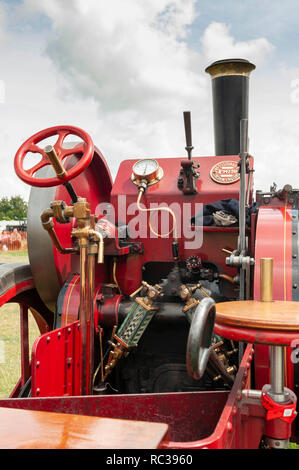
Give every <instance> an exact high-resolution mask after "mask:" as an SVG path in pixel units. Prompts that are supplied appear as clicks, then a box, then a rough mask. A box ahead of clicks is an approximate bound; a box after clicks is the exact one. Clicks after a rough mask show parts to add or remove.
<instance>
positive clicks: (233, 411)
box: [232, 406, 238, 416]
mask: <svg viewBox="0 0 299 470" xmlns="http://www.w3.org/2000/svg"><path fill="white" fill-rule="evenodd" d="M237 412H238V410H237V407H236V406H234V407H233V409H232V414H233V416H236V414H237Z"/></svg>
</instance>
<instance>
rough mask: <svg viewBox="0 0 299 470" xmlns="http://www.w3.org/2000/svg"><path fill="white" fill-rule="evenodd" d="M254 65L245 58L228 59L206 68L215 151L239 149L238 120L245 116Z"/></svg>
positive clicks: (223, 152)
mask: <svg viewBox="0 0 299 470" xmlns="http://www.w3.org/2000/svg"><path fill="white" fill-rule="evenodd" d="M254 68H255V66H254V65H253V64H251V63H250V62H248V61H247V60H243V59H229V60H222V61H217V62H214V63H213V64H212V65H210V66H209V67H208V68H207V69H206V72H208V73H209V74H210V75H211V77H212V94H213V115H214V139H215V154H216V155H238V154H239V153H240V121H241V119H248V98H249V74H250V72H251V71H252V70H253V69H254Z"/></svg>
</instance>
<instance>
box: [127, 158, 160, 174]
mask: <svg viewBox="0 0 299 470" xmlns="http://www.w3.org/2000/svg"><path fill="white" fill-rule="evenodd" d="M158 168H159V165H158V162H157V161H156V160H152V159H150V158H147V159H145V160H139V162H136V163H135V165H134V166H133V173H134V175H135V176H136V177H138V178H142V177H144V178H147V177H149V176H152V175H153V174H155V173H156V171H157V170H158Z"/></svg>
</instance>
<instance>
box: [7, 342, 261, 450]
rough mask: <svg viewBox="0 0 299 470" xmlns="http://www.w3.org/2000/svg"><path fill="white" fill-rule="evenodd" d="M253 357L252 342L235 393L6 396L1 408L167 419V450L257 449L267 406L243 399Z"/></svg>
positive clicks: (233, 391) (164, 420) (146, 419)
mask: <svg viewBox="0 0 299 470" xmlns="http://www.w3.org/2000/svg"><path fill="white" fill-rule="evenodd" d="M251 360H252V346H251V345H248V346H247V348H246V350H245V353H244V357H243V359H242V362H241V365H240V368H239V371H238V374H237V377H236V380H235V383H234V386H233V388H232V390H231V391H230V392H225V391H223V392H189V393H169V394H168V393H159V394H138V395H130V394H129V395H103V396H87V397H76V396H75V397H65V396H64V397H56V398H55V397H53V398H26V399H15V400H5V399H3V400H0V406H1V407H9V408H20V409H31V410H41V411H52V412H60V413H72V414H85V415H88V416H102V417H110V418H122V419H135V420H140V421H152V422H164V423H167V424H169V431H170V439H171V441H170V442H169V443H167V442H165V443H164V445H163V446H162V447H163V448H165V449H166V448H173V449H174V448H176V449H203V448H213V449H224V448H226V449H229V448H234V449H241V448H243V449H246V448H249V449H253V448H257V447H258V446H259V443H260V440H261V437H262V435H263V434H264V431H265V410H264V408H263V407H262V406H261V404H260V402H259V401H257V400H248V399H247V400H244V399H243V398H242V390H243V389H246V388H250V363H251Z"/></svg>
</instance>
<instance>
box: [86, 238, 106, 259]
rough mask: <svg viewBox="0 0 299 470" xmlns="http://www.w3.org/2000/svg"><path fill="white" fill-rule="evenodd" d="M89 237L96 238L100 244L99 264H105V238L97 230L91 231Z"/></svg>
mask: <svg viewBox="0 0 299 470" xmlns="http://www.w3.org/2000/svg"><path fill="white" fill-rule="evenodd" d="M89 236H90V237H95V238H96V239H97V240H98V242H99V251H98V263H100V264H103V263H104V237H103V235H102V233H101V232H98V231H97V230H89Z"/></svg>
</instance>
